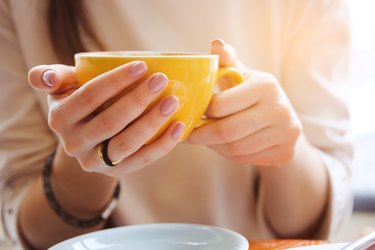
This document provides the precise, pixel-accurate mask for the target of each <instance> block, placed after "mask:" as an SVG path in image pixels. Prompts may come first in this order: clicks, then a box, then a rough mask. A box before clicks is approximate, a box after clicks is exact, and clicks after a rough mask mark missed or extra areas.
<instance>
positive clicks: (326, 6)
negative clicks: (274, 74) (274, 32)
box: [280, 0, 353, 237]
mask: <svg viewBox="0 0 375 250" xmlns="http://www.w3.org/2000/svg"><path fill="white" fill-rule="evenodd" d="M291 2H293V3H296V2H294V1H291ZM298 4H300V6H299V7H300V8H295V11H294V13H295V14H294V18H291V20H295V22H293V24H292V25H290V29H291V30H292V31H291V32H289V39H288V43H287V45H286V46H285V49H284V51H283V54H284V56H283V63H282V65H283V66H282V69H281V72H282V73H281V79H280V82H281V84H282V85H283V87H284V89H285V91H286V93H287V95H288V96H289V98H290V101H291V103H292V104H293V106H294V107H295V110H296V112H297V114H298V116H299V118H300V120H301V122H302V125H303V130H304V133H305V135H306V137H307V138H308V140H309V142H310V143H311V144H312V145H313V146H314V147H315V148H316V149H317V151H318V152H319V154H320V155H321V158H322V160H323V161H324V163H325V166H326V168H327V171H328V173H329V177H330V201H329V205H328V209H327V214H326V215H325V216H324V220H323V221H322V224H321V228H320V229H319V230H318V232H316V235H317V236H318V237H327V236H330V235H332V234H334V233H337V230H338V229H339V228H340V226H341V225H342V223H343V222H344V221H346V220H347V219H348V218H349V215H350V214H351V209H352V191H351V183H350V182H351V161H352V150H353V148H352V137H351V133H350V116H349V108H348V105H347V97H346V90H347V79H348V77H347V75H348V67H349V61H350V32H349V23H348V22H349V14H348V8H347V5H346V3H345V1H337V0H332V1H314V0H313V1H300V2H298ZM296 20H299V21H296Z"/></svg>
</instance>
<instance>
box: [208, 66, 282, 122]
mask: <svg viewBox="0 0 375 250" xmlns="http://www.w3.org/2000/svg"><path fill="white" fill-rule="evenodd" d="M280 90H281V87H280V86H279V84H278V82H277V80H276V79H275V77H273V76H272V75H270V74H267V73H264V72H259V71H255V70H254V71H253V73H252V76H251V77H250V78H248V79H247V80H245V82H243V83H242V84H239V85H237V86H234V87H232V88H230V89H227V90H225V91H222V92H219V93H217V94H215V95H214V96H213V97H212V99H211V101H210V105H209V106H208V108H207V110H206V113H205V114H206V116H207V117H210V118H221V117H226V116H228V115H230V114H234V113H237V112H240V111H242V110H244V109H247V108H250V107H252V106H254V105H256V104H258V103H260V102H267V103H269V102H272V101H274V99H275V98H276V95H277V93H278V92H280Z"/></svg>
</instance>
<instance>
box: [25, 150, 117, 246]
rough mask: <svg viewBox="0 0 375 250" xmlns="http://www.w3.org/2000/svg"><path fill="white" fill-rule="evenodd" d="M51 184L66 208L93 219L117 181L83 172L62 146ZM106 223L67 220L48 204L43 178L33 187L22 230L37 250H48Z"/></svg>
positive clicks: (26, 199)
mask: <svg viewBox="0 0 375 250" xmlns="http://www.w3.org/2000/svg"><path fill="white" fill-rule="evenodd" d="M51 185H52V189H53V193H54V195H55V196H56V199H57V200H58V202H59V203H60V205H61V206H62V207H63V208H64V210H66V211H67V212H69V213H70V214H71V215H73V216H75V217H76V218H79V219H91V218H93V217H95V216H98V215H99V214H100V213H101V212H102V211H103V209H104V208H105V207H106V206H107V205H108V203H109V202H110V201H111V199H112V195H113V191H114V188H115V185H116V180H115V179H114V178H110V177H107V176H105V175H101V174H94V173H87V172H85V171H83V170H82V169H81V167H80V166H79V164H78V163H77V161H76V160H75V159H73V158H70V157H68V156H67V155H66V154H65V153H64V151H63V150H62V149H59V150H58V152H57V153H56V157H55V160H54V163H53V171H52V175H51ZM103 224H104V223H102V224H100V225H97V226H95V227H92V228H77V227H74V226H72V225H69V224H68V223H66V222H64V221H63V220H62V219H61V218H60V217H59V216H58V215H57V214H56V213H55V212H54V211H53V210H52V208H51V206H50V204H49V203H48V201H47V199H46V197H45V194H44V191H43V184H42V178H41V177H40V178H38V179H37V181H36V182H35V183H34V184H33V185H32V186H31V187H30V190H29V191H28V195H26V198H25V200H24V201H23V203H22V206H21V209H20V214H19V227H20V231H21V233H22V234H23V237H24V238H25V240H26V241H27V242H28V244H30V245H31V246H33V247H35V249H46V248H48V247H49V246H51V245H52V244H55V243H57V242H59V241H62V240H64V239H67V238H70V237H73V236H76V235H79V234H82V233H86V232H89V231H94V230H97V229H100V228H101V227H103Z"/></svg>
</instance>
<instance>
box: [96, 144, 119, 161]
mask: <svg viewBox="0 0 375 250" xmlns="http://www.w3.org/2000/svg"><path fill="white" fill-rule="evenodd" d="M108 143H109V139H107V140H105V141H103V142H102V143H101V144H100V146H99V148H98V156H99V159H100V160H101V161H102V162H103V163H104V164H105V165H107V166H108V167H114V166H116V165H117V164H119V163H120V162H121V161H122V160H119V161H112V160H111V159H109V157H108Z"/></svg>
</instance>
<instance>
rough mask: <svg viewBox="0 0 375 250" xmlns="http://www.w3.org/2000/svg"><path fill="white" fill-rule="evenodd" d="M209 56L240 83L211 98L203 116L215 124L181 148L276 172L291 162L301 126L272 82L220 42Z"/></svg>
mask: <svg viewBox="0 0 375 250" xmlns="http://www.w3.org/2000/svg"><path fill="white" fill-rule="evenodd" d="M211 52H212V53H215V54H218V55H219V57H220V66H227V67H228V66H234V67H237V68H239V69H240V70H241V71H242V72H244V74H245V78H246V80H245V81H244V82H243V83H241V84H239V85H237V86H234V87H232V88H228V89H225V90H224V91H222V92H220V93H217V94H215V95H214V96H213V98H212V100H211V103H210V105H209V108H208V109H207V111H206V116H207V117H209V118H214V119H217V120H216V121H213V122H211V123H209V124H207V125H205V126H202V127H200V128H197V129H195V130H194V131H193V132H192V133H191V135H190V136H189V138H188V139H187V140H186V142H187V143H190V144H203V145H207V146H208V147H209V148H211V149H213V150H215V151H216V152H218V153H219V154H220V155H222V156H224V157H227V158H229V159H232V160H234V161H236V162H240V163H246V164H252V165H258V166H281V165H282V164H284V163H286V162H287V161H289V160H290V159H292V158H293V156H294V152H295V147H296V142H297V140H298V138H299V137H300V135H301V133H302V125H301V122H300V120H299V119H298V117H297V115H296V113H295V111H294V110H293V107H292V105H291V103H290V102H289V99H288V97H287V96H286V93H285V92H284V90H283V89H282V87H281V86H280V84H279V82H278V80H277V79H276V78H275V77H274V76H272V75H271V74H268V73H265V72H260V71H256V70H250V69H248V68H246V67H245V66H244V65H243V64H242V63H241V62H240V61H239V60H238V59H237V56H236V52H235V50H234V48H233V47H232V46H230V45H227V44H225V43H224V42H223V41H222V40H214V41H213V42H212V45H211ZM219 86H220V87H223V86H224V88H225V86H226V84H225V82H224V83H222V82H221V84H219Z"/></svg>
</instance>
